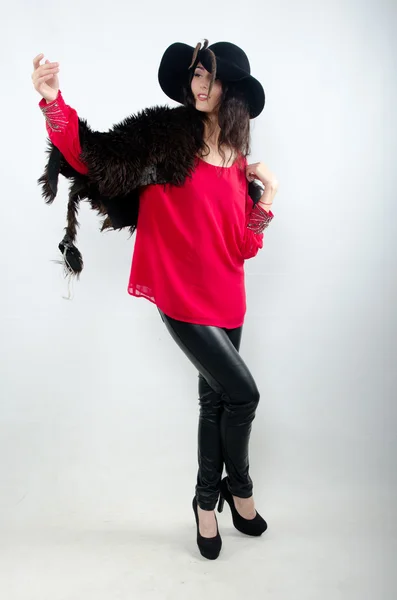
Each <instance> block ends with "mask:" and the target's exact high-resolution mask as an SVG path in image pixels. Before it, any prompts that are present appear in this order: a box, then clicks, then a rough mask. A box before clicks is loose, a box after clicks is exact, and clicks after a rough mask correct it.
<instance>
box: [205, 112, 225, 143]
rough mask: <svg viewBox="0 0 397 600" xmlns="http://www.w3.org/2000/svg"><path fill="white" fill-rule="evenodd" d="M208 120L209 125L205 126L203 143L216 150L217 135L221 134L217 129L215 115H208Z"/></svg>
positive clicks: (217, 124) (218, 128)
mask: <svg viewBox="0 0 397 600" xmlns="http://www.w3.org/2000/svg"><path fill="white" fill-rule="evenodd" d="M209 119H210V120H209V123H206V124H205V129H204V141H205V143H206V144H208V145H209V146H212V147H213V148H217V147H218V140H219V135H220V133H221V128H220V127H219V122H218V117H217V115H213V114H210V115H209Z"/></svg>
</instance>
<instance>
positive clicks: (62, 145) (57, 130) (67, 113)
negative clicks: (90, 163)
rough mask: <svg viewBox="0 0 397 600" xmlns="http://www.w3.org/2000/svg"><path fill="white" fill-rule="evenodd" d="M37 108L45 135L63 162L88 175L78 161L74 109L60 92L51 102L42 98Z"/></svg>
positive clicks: (86, 170)
mask: <svg viewBox="0 0 397 600" xmlns="http://www.w3.org/2000/svg"><path fill="white" fill-rule="evenodd" d="M39 107H40V109H41V111H42V113H43V114H44V117H45V119H46V127H47V133H48V136H49V138H50V140H51V142H52V143H53V144H54V146H56V147H57V148H58V149H59V150H60V152H61V154H62V155H63V156H64V158H65V160H66V161H67V162H68V163H69V164H70V166H71V167H73V168H74V169H75V170H76V171H78V172H79V173H83V174H84V175H85V174H86V173H88V168H87V166H86V165H85V163H83V162H82V161H81V160H80V154H81V146H80V139H79V118H78V115H77V112H76V111H75V110H74V108H71V107H70V106H68V105H67V104H65V101H64V99H63V97H62V94H61V90H59V91H58V96H57V97H56V99H55V100H53V101H52V102H49V103H48V104H47V101H46V100H45V99H44V98H42V100H40V102H39Z"/></svg>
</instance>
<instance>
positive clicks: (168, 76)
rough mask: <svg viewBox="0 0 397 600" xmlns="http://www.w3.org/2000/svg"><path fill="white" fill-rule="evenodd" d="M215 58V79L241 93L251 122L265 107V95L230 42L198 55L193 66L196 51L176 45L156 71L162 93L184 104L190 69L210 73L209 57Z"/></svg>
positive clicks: (240, 51) (242, 56)
mask: <svg viewBox="0 0 397 600" xmlns="http://www.w3.org/2000/svg"><path fill="white" fill-rule="evenodd" d="M208 50H212V52H213V53H214V54H215V57H216V77H219V79H220V80H221V81H222V82H225V83H233V86H234V87H235V88H236V89H238V90H239V91H240V92H242V94H243V96H244V98H245V100H246V102H247V104H248V110H249V114H250V118H251V119H254V118H255V117H257V116H258V115H259V114H260V113H261V112H262V110H263V107H264V106H265V92H264V89H263V87H262V84H261V83H260V82H259V81H258V80H257V79H255V77H253V76H252V75H251V67H250V63H249V60H248V57H247V55H246V54H245V52H244V51H243V50H242V49H241V48H239V47H238V46H236V45H235V44H232V43H231V42H216V43H215V44H212V45H211V46H208V47H205V46H204V47H203V48H201V49H200V50H199V51H198V54H197V57H196V60H195V61H194V63H193V65H192V58H193V54H194V51H195V48H193V46H189V45H188V44H183V43H181V42H175V43H174V44H171V46H169V47H168V48H167V49H166V51H165V52H164V54H163V56H162V59H161V62H160V66H159V70H158V80H159V83H160V87H161V89H162V90H163V92H164V93H165V94H166V95H167V96H168V97H169V98H171V99H172V100H175V101H176V102H180V103H181V104H183V100H184V97H183V86H184V85H186V84H187V83H188V81H189V74H190V69H193V68H195V67H196V66H197V63H198V62H201V64H202V65H203V66H204V67H205V69H207V71H209V72H210V73H212V60H211V54H210V52H208Z"/></svg>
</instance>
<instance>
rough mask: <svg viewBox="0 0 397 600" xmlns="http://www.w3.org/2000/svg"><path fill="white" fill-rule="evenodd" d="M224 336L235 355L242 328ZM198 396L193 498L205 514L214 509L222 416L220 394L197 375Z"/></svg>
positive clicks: (221, 460)
mask: <svg viewBox="0 0 397 600" xmlns="http://www.w3.org/2000/svg"><path fill="white" fill-rule="evenodd" d="M224 331H225V333H226V335H227V336H228V338H229V339H230V341H231V342H232V344H233V346H234V347H235V348H236V350H237V351H238V350H239V348H240V342H241V335H242V327H238V328H236V329H224ZM198 380H199V382H198V392H199V403H200V414H199V423H198V452H197V458H198V472H197V484H196V497H197V498H200V507H201V508H203V509H205V508H206V507H208V509H209V510H212V508H213V507H214V506H215V503H216V500H217V498H218V495H219V485H220V481H221V478H222V472H223V464H224V456H223V455H224V451H223V444H222V436H221V418H222V414H223V412H224V400H223V397H222V393H219V392H216V391H215V390H214V389H213V388H212V387H211V386H210V384H209V383H208V381H207V380H206V379H205V377H204V376H203V375H202V373H200V372H199V375H198Z"/></svg>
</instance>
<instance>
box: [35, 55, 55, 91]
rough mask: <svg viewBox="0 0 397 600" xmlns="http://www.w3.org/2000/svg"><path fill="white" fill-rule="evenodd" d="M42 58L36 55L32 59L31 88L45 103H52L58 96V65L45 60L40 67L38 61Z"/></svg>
mask: <svg viewBox="0 0 397 600" xmlns="http://www.w3.org/2000/svg"><path fill="white" fill-rule="evenodd" d="M43 57H44V54H38V55H37V56H36V57H35V58H34V59H33V68H34V70H33V73H32V81H33V86H34V89H35V90H36V91H37V92H38V93H39V94H40V95H41V96H42V97H43V98H45V99H46V100H47V102H52V101H53V100H55V99H56V97H57V96H58V91H59V79H58V73H59V63H57V62H50V61H49V60H46V61H45V63H44V64H42V65H41V64H40V61H41V59H42V58H43Z"/></svg>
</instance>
